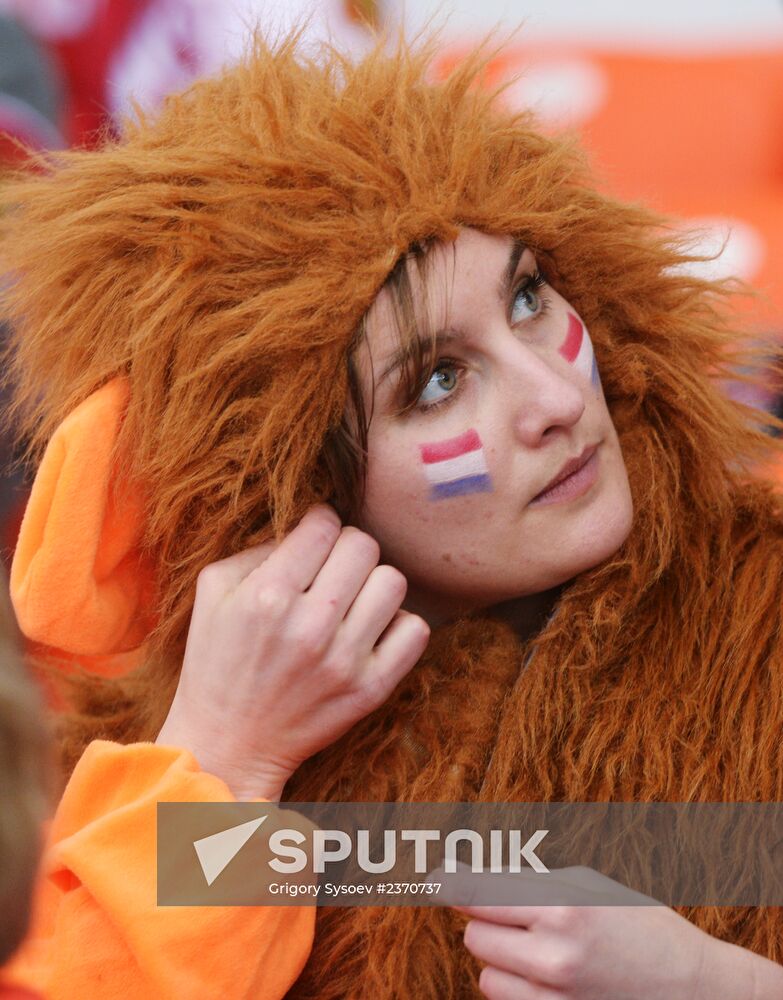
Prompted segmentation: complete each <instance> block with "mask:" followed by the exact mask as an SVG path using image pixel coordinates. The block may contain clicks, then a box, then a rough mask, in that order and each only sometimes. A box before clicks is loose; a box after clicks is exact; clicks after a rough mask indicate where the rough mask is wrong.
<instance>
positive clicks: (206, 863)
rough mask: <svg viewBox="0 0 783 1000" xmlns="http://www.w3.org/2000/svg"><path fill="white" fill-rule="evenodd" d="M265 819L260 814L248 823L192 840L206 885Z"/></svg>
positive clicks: (215, 876)
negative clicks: (258, 817)
mask: <svg viewBox="0 0 783 1000" xmlns="http://www.w3.org/2000/svg"><path fill="white" fill-rule="evenodd" d="M265 819H266V816H262V817H261V818H260V819H251V820H250V822H248V823H240V824H239V826H232V827H229V828H228V830H221V831H220V833H213V834H212V835H211V836H209V837H202V838H201V840H194V841H193V846H194V847H195V848H196V854H197V855H198V860H199V863H200V865H201V870H202V871H203V872H204V878H205V879H206V880H207V885H212V883H213V882H214V881H215V879H216V878H217V877H218V875H219V874H220V873H221V872H222V871H223V869H224V868H225V867H226V865H228V864H229V863H230V862H231V861H233V859H234V858H235V857H236V856H237V854H239V852H240V851H241V850H242V848H243V847H244V846H245V844H246V843H247V842H248V840H250V838H251V837H252V836H253V834H254V833H255V832H256V830H257V829H258V828H259V827H260V826H261V824H262V823H263V822H264V820H265Z"/></svg>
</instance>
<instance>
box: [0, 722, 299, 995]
mask: <svg viewBox="0 0 783 1000" xmlns="http://www.w3.org/2000/svg"><path fill="white" fill-rule="evenodd" d="M161 801H177V802H227V801H233V796H232V795H231V793H230V792H229V791H228V788H227V787H226V785H225V784H224V783H223V782H222V781H221V780H220V779H219V778H216V777H214V776H213V775H210V774H206V773H204V772H203V771H201V770H200V769H199V767H198V764H197V763H196V761H195V759H194V757H193V756H192V755H191V754H190V753H188V752H187V751H183V750H177V749H173V748H170V747H161V746H157V745H155V744H149V743H136V744H131V745H129V746H120V745H118V744H114V743H107V742H103V741H97V742H95V743H92V744H91V745H90V746H89V747H88V749H87V751H86V752H85V754H84V756H83V757H82V759H81V761H80V762H79V764H78V765H77V767H76V769H75V771H74V773H73V775H72V777H71V780H70V782H69V783H68V786H67V788H66V790H65V794H64V795H63V798H62V800H61V802H60V805H59V808H58V809H57V813H56V815H55V817H54V820H53V822H52V827H51V831H50V836H49V846H48V848H47V851H46V854H45V857H44V865H43V873H42V874H43V878H42V879H41V882H40V888H39V892H38V897H37V900H36V905H35V908H34V916H33V926H32V929H31V933H30V935H29V937H28V940H27V941H26V943H25V944H24V946H23V947H22V950H21V952H20V953H19V954H18V955H17V956H16V957H15V959H14V960H13V962H12V963H11V965H10V966H9V969H8V975H9V977H10V979H11V980H12V981H13V982H15V983H19V984H22V985H24V986H27V987H28V988H30V989H35V990H38V991H40V992H41V993H43V995H44V996H45V997H46V998H47V1000H151V998H153V997H154V998H155V1000H182V998H183V997H187V998H188V1000H214V998H215V997H230V998H231V1000H243V998H245V997H247V998H252V1000H275V998H279V997H282V996H284V995H285V993H286V991H287V990H288V988H289V987H290V986H291V984H292V983H293V982H294V980H295V979H296V978H297V976H298V975H299V973H300V971H301V969H302V967H303V966H304V963H305V961H306V959H307V956H308V955H309V953H310V948H311V946H312V941H313V932H314V924H315V909H314V908H313V907H283V906H278V907H254V906H236V907H217V906H212V907H190V906H174V907H159V906H157V905H156V803H158V802H161Z"/></svg>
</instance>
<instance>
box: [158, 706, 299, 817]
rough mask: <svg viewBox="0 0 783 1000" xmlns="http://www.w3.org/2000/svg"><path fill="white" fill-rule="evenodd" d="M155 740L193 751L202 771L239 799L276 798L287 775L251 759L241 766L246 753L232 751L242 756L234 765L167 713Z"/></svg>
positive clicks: (239, 756)
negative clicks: (193, 735) (194, 737)
mask: <svg viewBox="0 0 783 1000" xmlns="http://www.w3.org/2000/svg"><path fill="white" fill-rule="evenodd" d="M155 742H156V743H157V744H158V745H159V746H173V747H178V748H180V749H182V750H187V751H188V752H189V753H191V754H193V756H194V757H195V758H196V761H197V763H198V766H199V767H200V768H201V769H202V771H206V772H207V773H208V774H212V775H214V776H215V777H216V778H220V779H221V781H224V782H225V783H226V785H228V788H229V790H230V791H231V794H232V795H233V796H234V798H236V799H238V800H239V801H243V800H249V799H265V800H266V801H268V802H279V801H280V799H281V798H282V795H283V789H284V788H285V784H286V782H287V781H288V779H289V778H290V777H291V774H290V772H288V771H285V770H283V769H281V768H280V767H279V766H277V765H275V764H272V763H270V764H266V763H264V762H262V761H255V762H254V763H253V766H252V767H248V766H245V765H244V761H245V760H247V757H248V756H249V754H247V755H246V754H235V755H233V756H234V759H237V758H242V760H243V765H240V766H237V765H236V764H235V763H234V762H232V760H230V759H228V757H227V756H226V755H225V754H222V753H221V752H220V750H219V748H217V747H213V748H211V749H210V748H208V747H207V746H205V745H204V743H203V741H201V740H195V739H193V737H192V735H191V734H190V733H189V732H188V731H187V729H186V728H184V727H182V726H180V725H177V723H176V721H175V720H174V719H172V718H171V716H169V718H167V719H166V721H165V722H164V724H163V727H162V729H161V730H160V732H159V733H158V736H157V739H156V740H155Z"/></svg>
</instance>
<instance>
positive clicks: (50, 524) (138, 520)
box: [11, 377, 153, 656]
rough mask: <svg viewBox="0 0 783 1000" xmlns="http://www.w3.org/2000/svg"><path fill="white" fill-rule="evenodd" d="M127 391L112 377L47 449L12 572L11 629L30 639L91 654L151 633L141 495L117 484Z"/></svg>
mask: <svg viewBox="0 0 783 1000" xmlns="http://www.w3.org/2000/svg"><path fill="white" fill-rule="evenodd" d="M128 396H129V389H128V384H127V381H126V380H125V379H124V378H119V377H118V378H115V379H113V380H112V381H111V382H109V383H107V384H106V385H104V386H103V387H102V388H100V389H98V390H97V391H96V392H94V393H93V394H92V395H91V396H89V397H88V398H87V399H85V400H84V402H83V403H81V404H80V405H79V406H78V407H77V408H76V409H75V410H74V411H73V412H72V413H71V414H69V416H68V417H66V419H65V420H64V421H63V422H62V424H60V426H59V427H58V428H57V430H56V431H55V433H54V435H53V436H52V439H51V441H50V442H49V445H48V447H47V449H46V453H45V455H44V458H43V461H42V462H41V465H40V468H39V469H38V473H37V475H36V477H35V482H34V483H33V488H32V492H31V495H30V500H29V503H28V505H27V509H26V511H25V514H24V519H23V520H22V527H21V530H20V532H19V541H18V544H17V547H16V551H15V553H14V560H13V564H12V567H11V598H12V600H13V604H14V609H15V611H16V615H17V618H18V620H19V625H20V627H21V629H22V631H23V632H24V634H25V635H26V636H27V637H28V638H29V639H32V640H33V641H34V642H38V643H42V644H43V645H45V646H50V647H54V648H56V649H60V650H65V651H67V652H69V653H76V654H82V655H86V656H94V655H99V654H107V653H118V652H123V651H126V650H129V649H134V648H136V647H137V646H140V645H141V643H142V642H143V641H144V639H145V637H146V636H147V635H148V633H149V632H150V631H151V629H152V625H153V623H152V620H151V605H152V572H151V568H150V567H149V565H148V564H147V563H146V560H144V559H143V558H142V556H141V553H140V551H139V544H140V541H141V538H142V531H143V526H144V498H143V494H142V491H141V489H139V488H136V487H134V486H132V485H130V484H127V483H122V484H121V483H120V482H119V481H118V478H117V475H116V472H115V468H114V444H115V441H116V439H117V434H118V432H119V430H120V426H121V423H122V419H123V415H124V412H125V407H126V405H127V402H128Z"/></svg>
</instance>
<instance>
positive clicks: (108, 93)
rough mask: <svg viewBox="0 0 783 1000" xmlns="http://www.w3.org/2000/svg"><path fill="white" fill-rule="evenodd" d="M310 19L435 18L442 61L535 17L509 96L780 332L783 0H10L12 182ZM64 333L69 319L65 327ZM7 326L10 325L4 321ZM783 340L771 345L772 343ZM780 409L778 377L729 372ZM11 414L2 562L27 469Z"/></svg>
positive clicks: (379, 23)
mask: <svg viewBox="0 0 783 1000" xmlns="http://www.w3.org/2000/svg"><path fill="white" fill-rule="evenodd" d="M303 16H307V17H309V18H310V20H309V23H308V29H307V31H308V39H309V40H311V41H312V43H313V44H317V42H318V41H319V40H320V39H323V38H326V37H331V38H332V39H333V40H334V41H336V42H337V43H338V44H340V45H341V46H343V47H345V48H347V49H348V50H350V51H352V52H355V53H357V54H358V53H361V51H362V49H363V48H365V47H366V46H367V45H369V42H370V37H371V27H372V26H376V27H383V26H389V27H398V26H403V27H404V29H405V30H406V31H407V32H408V33H409V34H411V35H413V34H415V33H416V32H417V31H419V30H422V29H423V28H424V27H425V26H426V25H428V24H430V23H433V24H434V25H437V26H440V27H441V28H442V47H441V52H440V54H439V58H438V60H437V63H436V65H435V66H434V67H433V71H434V73H435V74H436V75H438V74H443V73H446V72H447V71H448V69H449V67H450V66H451V65H452V64H453V63H454V61H455V60H458V59H460V58H461V57H462V55H464V53H465V51H466V50H467V49H469V48H470V46H471V45H472V44H473V43H474V42H475V41H476V39H477V38H480V37H481V36H482V35H483V34H484V33H486V32H487V31H488V30H489V29H491V28H492V27H493V26H495V25H503V26H505V27H506V28H512V27H517V26H520V25H523V27H522V30H520V31H519V32H518V33H517V34H516V35H515V37H514V39H513V41H512V42H511V43H510V44H509V45H508V46H507V48H506V49H505V50H504V52H503V54H502V55H501V56H499V57H498V58H497V59H496V60H495V62H494V64H493V66H492V73H491V74H490V75H491V81H490V82H498V83H499V82H501V81H502V80H504V79H515V82H514V84H513V85H512V86H511V88H510V89H509V90H508V92H507V95H506V99H507V100H508V101H509V102H510V103H511V104H512V105H515V106H519V107H523V106H524V107H532V108H534V109H535V110H536V111H537V113H538V115H539V116H540V119H541V121H542V123H543V125H544V127H545V128H547V129H549V130H551V131H553V132H558V131H561V130H564V129H567V130H576V131H577V132H578V133H579V135H580V137H581V139H582V142H583V144H584V146H585V147H586V149H587V151H588V154H589V156H590V159H591V161H592V164H593V168H594V170H595V171H596V173H597V175H598V177H599V178H600V183H601V184H602V185H603V186H604V187H605V189H607V190H609V191H611V192H613V193H615V194H617V195H618V196H620V197H622V198H624V199H627V200H638V201H644V202H646V203H647V204H649V205H651V206H652V207H654V208H656V209H658V210H659V211H662V212H664V213H666V214H667V215H669V216H670V217H672V225H673V226H675V227H677V228H679V229H681V230H682V231H683V232H687V233H689V234H690V235H691V239H692V245H693V247H694V249H695V251H696V252H697V253H702V254H718V256H717V258H716V259H715V260H713V261H711V262H707V263H704V264H699V265H694V267H698V268H699V269H700V270H701V271H702V272H703V273H705V274H709V275H711V276H736V277H739V278H741V279H743V280H744V281H747V282H748V283H750V284H751V286H753V287H754V288H755V289H757V290H758V291H759V292H760V293H761V294H760V295H759V296H758V297H757V298H755V299H753V300H739V302H738V305H737V309H738V310H739V311H740V313H741V315H740V316H739V317H738V318H739V319H740V320H741V323H742V325H743V327H744V328H745V329H746V330H748V334H749V337H750V338H751V339H756V340H758V341H763V342H764V343H771V344H775V343H779V342H780V341H781V339H782V338H783V3H781V2H778V0H734V2H729V0H688V2H687V3H683V2H682V0H655V2H647V0H637V2H635V3H634V4H629V3H628V2H627V0H590V2H589V3H584V2H580V0H546V2H543V0H482V2H481V3H480V4H478V3H476V2H475V0H470V2H468V0H465V2H462V3H457V2H443V0H408V2H407V3H406V4H403V3H401V2H398V0H320V2H317V0H264V2H261V0H0V182H1V177H2V171H3V169H8V168H9V167H10V166H11V165H13V164H15V163H18V162H19V161H20V159H21V158H22V157H23V155H24V154H23V152H22V151H21V149H20V147H19V145H18V144H17V142H16V140H20V141H21V142H22V143H24V144H26V145H28V146H31V147H33V148H38V149H54V148H65V147H67V146H72V145H76V146H92V145H95V144H96V143H97V142H99V141H100V137H101V136H102V135H103V134H105V133H106V132H108V133H117V132H118V131H120V130H121V127H122V125H121V122H122V117H123V115H124V114H126V113H127V112H128V111H129V110H130V109H131V107H132V104H133V103H134V102H135V103H138V104H139V105H141V106H142V107H144V108H146V109H154V107H155V106H156V105H157V104H159V103H160V101H162V100H163V99H164V98H165V96H166V94H168V93H171V92H172V91H176V90H179V89H181V88H183V87H184V86H186V85H187V84H188V83H189V82H190V81H191V80H192V79H194V78H195V77H198V76H201V75H204V74H208V73H212V72H215V71H217V70H218V69H219V68H220V67H221V66H222V65H223V64H224V63H226V62H227V61H230V60H232V59H234V58H236V56H237V55H238V54H239V53H240V52H241V51H242V49H243V47H244V46H245V44H246V39H247V36H248V33H249V30H250V28H251V27H252V26H254V25H258V26H260V27H261V29H262V30H263V31H264V32H265V33H267V34H269V35H274V34H275V33H277V32H279V31H281V30H285V29H286V28H287V27H290V26H291V25H292V24H293V23H295V22H296V21H297V20H298V19H301V18H302V17H303ZM65 333H66V331H64V334H65ZM2 335H3V334H2V332H0V336H2ZM775 350H776V348H775V347H771V348H770V351H771V352H774V351H775ZM727 391H729V392H732V393H733V394H735V395H737V396H741V398H743V399H744V400H746V401H747V402H750V403H751V404H752V405H754V406H758V407H760V408H762V409H765V410H768V411H770V412H779V411H780V409H781V392H780V390H779V388H778V387H777V386H776V385H774V384H772V382H771V381H763V380H762V381H756V382H754V383H753V384H751V385H744V384H743V385H740V384H739V383H737V384H733V385H731V386H727ZM13 453H14V444H13V433H12V429H11V428H9V427H5V426H0V560H2V561H5V562H6V563H8V562H9V561H10V556H11V553H12V550H13V546H14V543H15V540H16V535H17V532H18V527H19V521H20V519H21V514H22V510H23V507H24V502H25V495H26V494H25V491H26V484H25V483H24V482H23V481H22V480H21V477H20V475H19V474H18V473H15V474H11V473H10V472H9V466H10V463H11V460H12V458H13Z"/></svg>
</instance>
